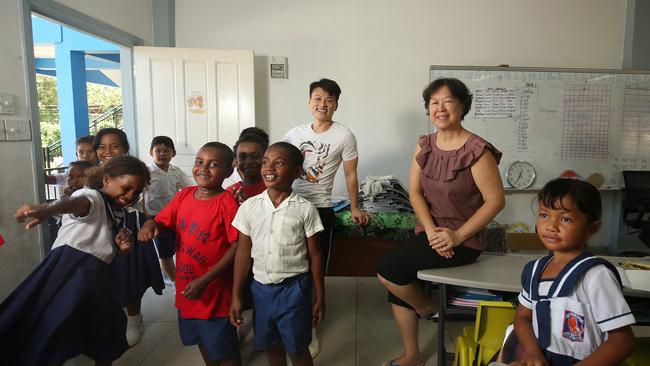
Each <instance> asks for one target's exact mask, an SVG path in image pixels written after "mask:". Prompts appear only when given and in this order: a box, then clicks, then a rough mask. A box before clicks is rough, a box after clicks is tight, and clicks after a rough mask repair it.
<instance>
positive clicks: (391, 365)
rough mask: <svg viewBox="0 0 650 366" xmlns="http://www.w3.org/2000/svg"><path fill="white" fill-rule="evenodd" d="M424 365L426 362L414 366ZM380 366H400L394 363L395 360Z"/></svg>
mask: <svg viewBox="0 0 650 366" xmlns="http://www.w3.org/2000/svg"><path fill="white" fill-rule="evenodd" d="M425 363H426V361H422V362H421V363H419V364H417V365H416V366H424V364H425ZM381 366H400V365H399V364H397V363H395V360H390V361H386V362H384V363H382V364H381Z"/></svg>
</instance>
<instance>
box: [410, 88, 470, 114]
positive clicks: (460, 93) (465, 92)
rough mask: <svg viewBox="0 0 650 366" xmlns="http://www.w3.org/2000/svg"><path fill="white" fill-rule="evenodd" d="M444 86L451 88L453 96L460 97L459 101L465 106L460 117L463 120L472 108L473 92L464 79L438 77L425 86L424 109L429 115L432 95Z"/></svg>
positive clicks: (423, 95) (423, 94)
mask: <svg viewBox="0 0 650 366" xmlns="http://www.w3.org/2000/svg"><path fill="white" fill-rule="evenodd" d="M444 86H446V87H447V88H449V91H450V92H451V96H452V97H454V98H456V99H458V102H460V104H461V105H462V106H463V115H462V116H461V118H460V119H461V120H463V119H464V118H465V116H466V115H467V113H469V111H470V109H472V93H470V92H469V89H467V86H466V85H465V84H464V83H463V82H462V81H460V80H458V79H456V78H441V79H436V80H434V81H432V82H431V83H429V85H427V87H426V88H424V90H423V91H422V99H424V109H425V110H426V111H427V115H429V101H430V100H431V96H432V95H433V93H435V92H437V91H438V90H440V88H442V87H444Z"/></svg>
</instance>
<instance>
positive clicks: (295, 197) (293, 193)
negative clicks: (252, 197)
mask: <svg viewBox="0 0 650 366" xmlns="http://www.w3.org/2000/svg"><path fill="white" fill-rule="evenodd" d="M259 196H260V198H261V199H262V200H264V201H266V202H267V203H268V204H269V205H271V207H273V208H274V210H281V209H283V208H285V207H286V206H287V205H289V202H304V201H305V199H304V198H302V196H300V195H299V194H298V193H296V191H294V190H292V191H291V194H290V195H289V197H287V198H285V199H284V201H282V203H280V205H279V206H278V207H275V206H274V205H273V201H271V197H269V191H268V189H267V190H265V191H264V192H263V193H262V194H260V195H259Z"/></svg>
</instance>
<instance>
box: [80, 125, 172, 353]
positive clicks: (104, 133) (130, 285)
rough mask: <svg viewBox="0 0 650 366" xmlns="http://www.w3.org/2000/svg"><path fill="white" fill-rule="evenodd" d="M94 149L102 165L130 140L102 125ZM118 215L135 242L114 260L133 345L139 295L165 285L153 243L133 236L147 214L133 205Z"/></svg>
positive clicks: (138, 332)
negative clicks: (129, 250)
mask: <svg viewBox="0 0 650 366" xmlns="http://www.w3.org/2000/svg"><path fill="white" fill-rule="evenodd" d="M93 148H94V149H95V152H96V153H97V158H98V159H99V163H100V165H102V164H106V163H108V162H109V161H111V160H112V159H115V158H117V157H120V156H126V155H128V154H129V141H128V139H127V137H126V134H125V133H124V131H122V130H120V129H117V128H104V129H101V130H99V132H97V135H95V141H94V142H93ZM117 214H118V215H121V216H123V217H124V226H125V227H126V228H128V229H129V230H130V231H131V232H132V235H133V241H134V242H135V243H137V245H135V246H134V248H133V250H132V251H131V252H129V253H128V254H127V255H123V256H119V257H118V258H116V259H115V261H114V262H113V270H114V271H115V273H114V277H115V281H114V283H115V287H116V290H117V297H118V300H119V302H120V305H122V307H125V308H126V312H127V326H126V340H127V342H128V344H129V347H132V346H134V345H135V344H137V343H138V342H140V340H141V339H142V335H143V334H144V324H143V322H142V312H141V306H142V296H144V293H145V292H146V291H147V289H148V288H149V287H151V288H152V289H153V290H154V292H155V293H156V294H158V295H162V289H163V288H165V284H164V282H163V278H162V272H161V270H160V264H159V262H158V254H157V253H156V248H155V246H154V244H153V242H151V241H149V242H138V241H137V236H136V235H137V233H138V231H139V230H140V227H141V226H142V225H143V224H144V223H145V222H146V221H147V218H146V215H144V214H142V213H140V212H138V211H137V210H135V209H133V208H125V209H123V210H121V211H119V212H117Z"/></svg>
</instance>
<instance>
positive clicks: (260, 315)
mask: <svg viewBox="0 0 650 366" xmlns="http://www.w3.org/2000/svg"><path fill="white" fill-rule="evenodd" d="M311 288H312V283H311V275H310V274H309V273H302V274H299V275H297V276H294V277H291V278H287V279H285V280H284V281H282V282H281V283H279V284H271V285H264V284H261V283H259V282H257V281H253V284H252V285H251V291H252V293H253V303H254V309H255V310H254V311H253V329H254V333H255V349H256V350H263V349H266V348H269V347H271V346H273V345H275V344H276V343H278V342H280V341H282V344H284V348H285V350H286V351H287V352H291V353H300V352H307V351H308V347H309V343H311V324H312V314H311Z"/></svg>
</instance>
